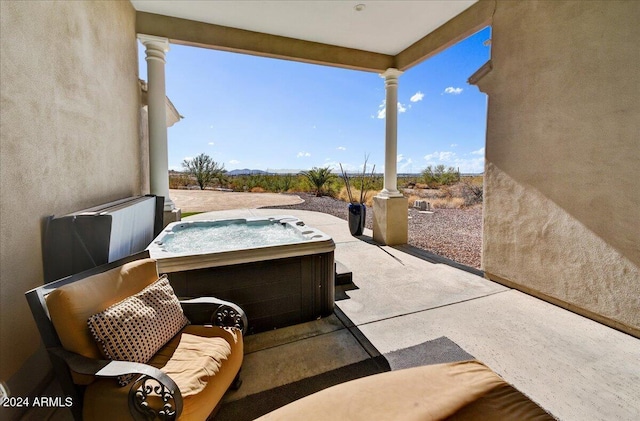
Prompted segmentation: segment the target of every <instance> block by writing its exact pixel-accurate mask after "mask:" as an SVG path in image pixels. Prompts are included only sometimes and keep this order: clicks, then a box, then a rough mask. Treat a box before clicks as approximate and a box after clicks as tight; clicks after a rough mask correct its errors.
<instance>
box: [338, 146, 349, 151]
mask: <svg viewBox="0 0 640 421" xmlns="http://www.w3.org/2000/svg"><path fill="white" fill-rule="evenodd" d="M337 149H338V150H339V151H346V150H347V148H346V147H345V146H338V148H337Z"/></svg>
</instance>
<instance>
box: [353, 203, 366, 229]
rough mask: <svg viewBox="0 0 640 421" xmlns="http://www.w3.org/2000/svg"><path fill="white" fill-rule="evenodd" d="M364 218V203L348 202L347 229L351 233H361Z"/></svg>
mask: <svg viewBox="0 0 640 421" xmlns="http://www.w3.org/2000/svg"><path fill="white" fill-rule="evenodd" d="M366 219H367V206H366V205H362V204H360V203H349V231H351V235H354V236H356V235H362V232H363V231H364V222H365V221H366Z"/></svg>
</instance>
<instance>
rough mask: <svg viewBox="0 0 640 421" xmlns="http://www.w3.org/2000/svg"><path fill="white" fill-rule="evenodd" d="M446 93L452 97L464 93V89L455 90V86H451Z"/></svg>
mask: <svg viewBox="0 0 640 421" xmlns="http://www.w3.org/2000/svg"><path fill="white" fill-rule="evenodd" d="M444 93H445V94H451V95H460V94H461V93H462V88H454V87H453V86H449V87H448V88H447V89H445V90H444Z"/></svg>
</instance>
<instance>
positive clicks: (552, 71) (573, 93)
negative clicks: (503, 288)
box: [479, 1, 640, 336]
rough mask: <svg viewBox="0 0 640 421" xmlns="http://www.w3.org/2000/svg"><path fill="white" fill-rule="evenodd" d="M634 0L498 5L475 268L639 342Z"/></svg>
mask: <svg viewBox="0 0 640 421" xmlns="http://www.w3.org/2000/svg"><path fill="white" fill-rule="evenodd" d="M638 21H640V2H635V1H589V2H583V1H578V2H570V1H558V2H550V1H541V2H535V1H526V2H502V1H499V2H498V5H497V9H496V12H495V16H494V19H493V37H492V38H493V40H492V41H493V42H492V63H493V70H492V71H491V72H490V73H489V74H488V75H486V76H485V77H484V78H483V79H482V80H481V81H480V82H479V86H480V88H481V90H482V91H483V92H486V93H488V95H489V108H488V124H487V144H486V158H487V164H486V168H485V170H486V172H485V207H484V237H483V243H484V244H483V269H484V270H485V272H486V273H487V275H488V276H489V277H491V278H493V279H497V280H499V281H502V282H504V283H506V284H508V285H514V286H517V287H519V288H522V289H524V290H525V291H529V292H533V293H535V294H537V295H540V296H543V297H545V298H549V299H550V300H551V301H554V302H556V303H559V304H561V305H564V306H566V307H568V308H570V309H572V310H575V311H578V312H581V313H583V314H585V315H588V316H590V317H593V318H595V319H597V320H601V321H603V322H605V323H607V324H610V325H612V326H615V327H617V328H620V329H622V330H625V331H627V332H629V333H632V334H634V335H636V336H638V334H639V332H640V311H639V309H640V181H639V180H640V117H639V116H640V100H639V99H638V98H640V71H639V69H640V49H638V40H639V39H640V25H638Z"/></svg>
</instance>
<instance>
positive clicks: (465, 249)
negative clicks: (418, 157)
mask: <svg viewBox="0 0 640 421" xmlns="http://www.w3.org/2000/svg"><path fill="white" fill-rule="evenodd" d="M297 195H298V196H300V197H301V198H302V199H304V203H300V204H295V205H288V206H267V208H279V209H301V210H310V211H316V212H324V213H328V214H330V215H333V216H337V217H338V218H342V219H345V220H346V219H347V204H346V203H345V202H342V201H340V200H336V199H333V198H331V197H327V196H323V197H315V196H314V195H311V194H306V193H297ZM366 225H367V228H370V229H373V210H372V208H369V207H367V222H366ZM409 244H410V245H412V246H414V247H417V248H420V249H422V250H426V251H429V252H431V253H434V254H437V255H439V256H443V257H446V258H448V259H451V260H455V261H456V262H459V263H462V264H464V265H467V266H471V267H473V268H476V269H480V253H481V250H482V206H481V205H476V206H473V207H470V208H467V209H435V211H434V212H433V213H431V214H426V213H420V212H418V211H417V210H416V209H409Z"/></svg>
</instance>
